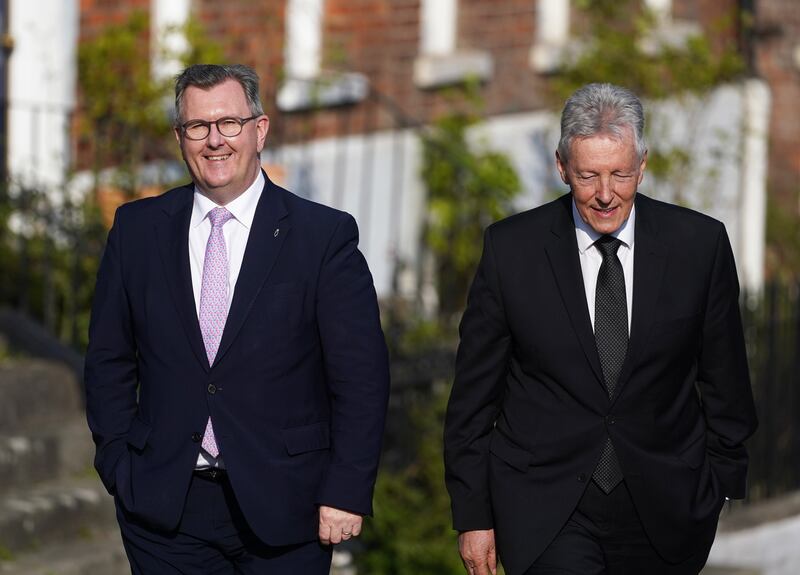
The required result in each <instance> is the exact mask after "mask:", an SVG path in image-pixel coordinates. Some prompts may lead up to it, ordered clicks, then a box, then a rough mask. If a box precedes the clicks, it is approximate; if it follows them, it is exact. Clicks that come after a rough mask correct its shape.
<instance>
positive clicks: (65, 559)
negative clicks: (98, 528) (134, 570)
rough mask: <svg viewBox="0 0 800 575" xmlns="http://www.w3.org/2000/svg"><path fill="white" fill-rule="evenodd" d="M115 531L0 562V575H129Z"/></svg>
mask: <svg viewBox="0 0 800 575" xmlns="http://www.w3.org/2000/svg"><path fill="white" fill-rule="evenodd" d="M130 572H131V569H130V567H129V566H128V560H127V559H126V557H125V551H124V550H123V548H122V541H121V540H120V538H119V533H118V532H117V531H116V530H109V531H108V532H107V533H106V534H103V535H100V536H98V537H94V538H91V539H87V540H82V541H77V542H73V543H69V544H63V543H62V544H59V545H47V546H42V548H41V549H40V550H38V551H36V552H33V553H28V554H25V555H22V556H19V557H15V558H13V559H7V560H0V574H1V575H130Z"/></svg>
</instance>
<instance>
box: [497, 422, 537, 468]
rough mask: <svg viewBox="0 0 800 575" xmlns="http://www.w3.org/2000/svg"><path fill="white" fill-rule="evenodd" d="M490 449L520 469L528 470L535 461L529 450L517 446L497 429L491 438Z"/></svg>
mask: <svg viewBox="0 0 800 575" xmlns="http://www.w3.org/2000/svg"><path fill="white" fill-rule="evenodd" d="M489 451H490V452H491V453H493V454H494V455H496V456H497V457H498V458H500V459H502V460H503V461H505V462H506V463H508V464H509V465H510V466H511V467H513V468H514V469H518V470H519V471H528V468H529V467H530V465H531V462H532V461H533V456H532V455H531V453H530V452H529V451H526V450H525V449H522V448H521V447H517V446H516V445H514V444H513V443H511V441H509V440H508V439H506V438H505V436H503V435H501V434H500V433H498V432H496V431H495V432H493V433H492V437H491V438H490V439H489Z"/></svg>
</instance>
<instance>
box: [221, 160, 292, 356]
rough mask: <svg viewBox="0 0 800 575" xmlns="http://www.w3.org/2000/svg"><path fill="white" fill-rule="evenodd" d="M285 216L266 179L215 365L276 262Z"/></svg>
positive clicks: (276, 193) (286, 225)
mask: <svg viewBox="0 0 800 575" xmlns="http://www.w3.org/2000/svg"><path fill="white" fill-rule="evenodd" d="M265 178H266V175H265ZM288 214H289V212H288V210H287V208H286V205H285V203H284V201H283V198H282V197H281V195H280V192H279V190H278V187H277V186H275V184H273V183H272V182H271V181H270V180H269V179H268V178H267V179H266V183H265V184H264V191H263V192H262V193H261V198H260V199H259V200H258V206H257V207H256V213H255V216H254V217H253V227H252V229H251V230H250V234H249V236H248V238H247V247H246V248H245V252H244V259H243V260H242V268H241V270H240V271H239V277H238V279H237V280H236V288H235V290H234V292H233V300H232V301H231V307H230V310H229V311H228V319H227V321H226V323H225V330H224V331H223V332H222V340H221V341H220V346H219V351H218V352H217V357H216V358H215V361H214V363H215V364H216V363H218V362H219V361H220V360H221V359H222V357H223V356H224V355H225V354H226V353H227V351H228V349H230V346H231V343H233V341H234V340H235V339H236V335H237V334H238V333H239V330H240V329H241V327H242V325H243V324H244V321H245V319H247V315H248V314H249V313H250V309H251V308H252V306H253V302H254V301H255V299H256V296H258V293H259V291H260V290H261V286H262V285H264V282H265V281H266V279H267V276H269V272H270V271H271V270H272V267H273V265H274V264H275V261H276V260H277V258H278V254H279V252H280V250H281V246H282V245H283V242H284V240H285V239H286V236H287V235H288V234H289V221H288V217H287V216H288Z"/></svg>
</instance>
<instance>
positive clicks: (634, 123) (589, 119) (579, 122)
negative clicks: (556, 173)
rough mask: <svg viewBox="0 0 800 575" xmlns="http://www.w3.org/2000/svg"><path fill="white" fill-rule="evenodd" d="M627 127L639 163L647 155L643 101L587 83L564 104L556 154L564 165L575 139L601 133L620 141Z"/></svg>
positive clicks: (619, 90) (627, 92)
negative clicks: (631, 133)
mask: <svg viewBox="0 0 800 575" xmlns="http://www.w3.org/2000/svg"><path fill="white" fill-rule="evenodd" d="M626 128H630V129H631V131H632V132H633V139H634V144H635V146H636V153H637V154H638V156H639V160H641V159H642V158H643V157H644V155H645V153H646V152H647V144H646V143H645V140H644V110H643V109H642V102H641V101H640V100H639V98H638V97H637V96H636V94H634V93H633V92H631V91H630V90H628V89H626V88H621V87H619V86H614V85H613V84H598V83H594V84H587V85H586V86H583V87H582V88H580V89H578V90H577V91H576V92H575V93H574V94H572V96H570V97H569V98H568V99H567V101H566V103H565V104H564V110H563V112H561V139H560V140H559V141H558V155H559V157H560V158H561V161H562V162H565V163H566V162H567V161H569V151H570V146H571V145H572V141H573V140H574V139H575V138H587V137H590V136H596V135H600V134H603V135H609V136H612V137H614V138H622V137H623V132H624V130H625V129H626Z"/></svg>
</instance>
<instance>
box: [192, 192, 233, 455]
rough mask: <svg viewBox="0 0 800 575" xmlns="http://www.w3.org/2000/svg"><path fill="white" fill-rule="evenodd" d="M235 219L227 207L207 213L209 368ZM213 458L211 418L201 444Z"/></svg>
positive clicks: (218, 335) (221, 324) (203, 298)
mask: <svg viewBox="0 0 800 575" xmlns="http://www.w3.org/2000/svg"><path fill="white" fill-rule="evenodd" d="M232 217H233V214H231V213H230V212H229V211H228V210H226V209H225V208H214V209H213V210H211V211H210V212H208V219H209V221H210V222H211V233H210V234H209V236H208V243H207V244H206V258H205V260H204V262H203V283H202V285H201V288H200V331H201V332H202V333H203V344H204V345H205V347H206V356H207V357H208V363H209V365H213V364H214V358H215V357H217V350H219V342H220V340H221V339H222V330H223V329H224V328H225V320H226V319H227V318H228V251H227V249H226V247H225V236H223V235H222V226H224V225H225V222H227V221H228V220H230V219H231V218H232ZM201 445H202V446H203V449H205V450H206V451H207V452H208V453H209V454H210V455H211V456H212V457H217V456H218V455H219V447H217V439H216V437H214V428H213V427H212V426H211V418H210V417H209V418H208V423H207V424H206V431H205V434H204V435H203V443H202V444H201Z"/></svg>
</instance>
